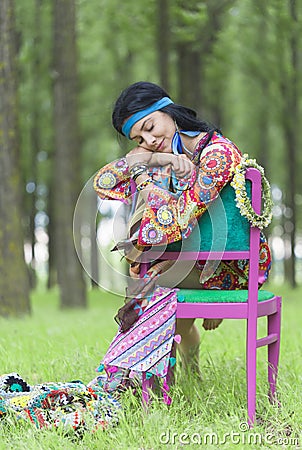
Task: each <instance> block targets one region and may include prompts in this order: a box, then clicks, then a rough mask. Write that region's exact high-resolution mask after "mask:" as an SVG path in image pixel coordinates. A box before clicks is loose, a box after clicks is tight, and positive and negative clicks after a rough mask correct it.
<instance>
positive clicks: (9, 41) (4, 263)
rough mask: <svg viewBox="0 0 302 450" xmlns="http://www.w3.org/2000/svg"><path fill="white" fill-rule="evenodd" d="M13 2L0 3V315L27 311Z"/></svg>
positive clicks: (28, 309)
mask: <svg viewBox="0 0 302 450" xmlns="http://www.w3.org/2000/svg"><path fill="white" fill-rule="evenodd" d="M15 44H16V40H15V28H14V3H13V1H12V0H2V1H1V3H0V188H1V189H0V315H2V316H9V315H20V314H24V313H29V312H30V302H29V280H28V274H27V268H26V264H25V261H24V251H23V245H24V243H23V235H22V225H21V224H22V220H21V213H20V211H21V194H20V192H21V189H22V188H21V186H20V185H21V183H20V170H19V165H18V160H19V158H18V143H19V139H18V123H17V88H16V76H17V68H16V52H15Z"/></svg>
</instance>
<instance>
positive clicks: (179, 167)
mask: <svg viewBox="0 0 302 450" xmlns="http://www.w3.org/2000/svg"><path fill="white" fill-rule="evenodd" d="M126 160H127V163H128V166H129V168H130V169H131V168H132V167H134V166H136V165H138V164H146V165H147V166H149V167H156V166H159V167H164V166H168V165H170V166H171V168H172V169H173V170H174V172H175V175H176V176H177V177H178V178H188V177H190V176H191V175H192V172H193V170H194V164H193V163H192V162H191V161H190V159H189V158H188V157H187V156H186V155H174V154H173V153H160V152H151V151H149V150H146V149H144V148H143V147H136V148H134V149H133V150H131V151H130V152H129V153H128V154H127V155H126Z"/></svg>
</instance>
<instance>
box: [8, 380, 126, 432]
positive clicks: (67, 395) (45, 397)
mask: <svg viewBox="0 0 302 450" xmlns="http://www.w3.org/2000/svg"><path fill="white" fill-rule="evenodd" d="M119 409H120V404H119V403H118V402H117V400H115V399H114V398H113V397H111V396H110V395H109V394H108V393H105V392H104V390H103V389H102V388H101V387H100V386H99V385H98V384H97V385H94V386H90V387H88V386H86V385H85V384H83V383H82V382H81V381H72V382H70V383H57V382H56V383H44V384H38V385H35V386H30V385H29V384H27V382H26V381H25V380H23V379H22V378H21V377H20V375H18V374H17V373H10V374H5V375H2V376H0V419H4V420H5V417H7V416H9V415H10V416H11V415H13V416H14V417H16V418H17V419H25V420H27V421H30V422H31V423H32V424H34V425H35V426H36V427H37V428H55V429H63V431H64V433H65V432H66V433H69V432H72V433H76V434H77V435H78V436H81V434H82V433H83V432H84V431H85V430H90V431H95V430H96V429H98V428H101V429H106V428H107V427H108V426H109V425H116V424H117V423H118V410H119Z"/></svg>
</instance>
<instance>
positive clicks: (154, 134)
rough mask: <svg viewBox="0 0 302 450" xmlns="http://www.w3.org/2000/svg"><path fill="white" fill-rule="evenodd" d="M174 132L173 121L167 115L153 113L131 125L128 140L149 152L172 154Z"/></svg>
mask: <svg viewBox="0 0 302 450" xmlns="http://www.w3.org/2000/svg"><path fill="white" fill-rule="evenodd" d="M175 131H176V127H175V123H174V120H173V119H172V118H171V117H170V116H169V115H168V114H166V113H164V112H162V111H154V112H153V113H151V114H149V115H148V116H146V117H143V118H142V119H141V120H139V121H138V122H136V123H135V124H134V125H133V127H132V128H131V132H130V139H131V140H134V141H136V142H137V143H138V145H139V146H140V147H143V148H145V149H146V150H150V151H151V152H162V153H172V147H171V144H172V139H173V136H174V133H175Z"/></svg>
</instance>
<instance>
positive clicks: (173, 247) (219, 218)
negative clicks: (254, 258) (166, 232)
mask: <svg viewBox="0 0 302 450" xmlns="http://www.w3.org/2000/svg"><path fill="white" fill-rule="evenodd" d="M246 190H247V194H248V196H249V197H250V196H251V183H250V182H249V181H247V186H246ZM198 225H199V226H198V227H197V226H196V227H195V228H194V230H193V232H192V233H191V235H190V236H189V237H188V238H187V239H183V240H182V241H180V242H175V243H173V244H169V245H168V246H167V248H166V251H171V252H172V251H180V250H182V251H195V252H196V251H210V250H211V251H224V250H226V251H231V250H234V251H236V250H249V230H250V228H249V222H248V220H247V219H246V218H245V217H243V216H241V214H240V211H239V208H237V206H236V202H235V191H234V189H233V188H232V186H231V185H230V184H227V185H226V186H225V187H224V188H223V189H222V190H221V192H220V195H219V197H218V198H217V199H216V200H214V201H213V202H212V203H210V204H209V205H208V209H207V211H205V213H204V214H203V215H202V216H201V217H200V219H199V220H198Z"/></svg>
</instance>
